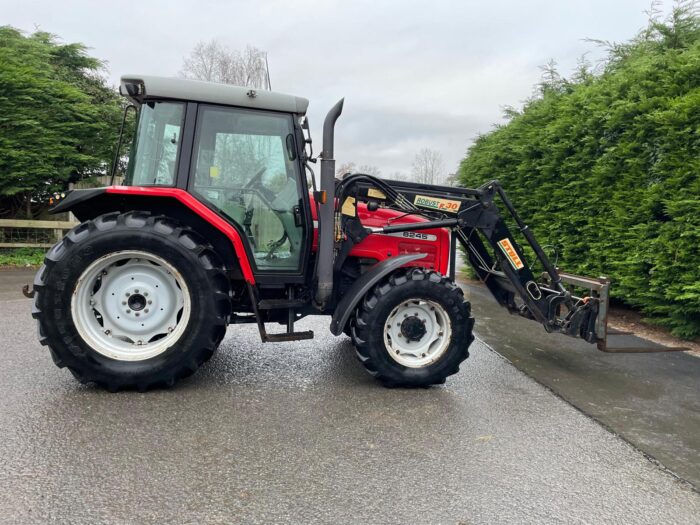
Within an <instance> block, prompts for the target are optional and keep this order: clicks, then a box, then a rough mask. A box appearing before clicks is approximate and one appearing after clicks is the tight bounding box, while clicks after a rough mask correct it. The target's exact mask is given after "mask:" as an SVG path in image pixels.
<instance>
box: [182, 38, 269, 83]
mask: <svg viewBox="0 0 700 525" xmlns="http://www.w3.org/2000/svg"><path fill="white" fill-rule="evenodd" d="M180 74H181V75H182V76H184V77H185V78H191V79H195V80H206V81H208V82H220V83H222V84H235V85H237V86H248V87H253V88H258V89H270V88H271V86H270V76H269V71H268V66H267V53H266V52H265V51H262V50H260V49H258V48H257V47H253V46H246V48H245V49H244V50H243V52H240V51H238V50H232V49H229V48H228V47H226V46H225V45H224V44H222V43H221V42H219V41H218V40H211V41H209V42H198V43H197V44H196V45H195V46H194V49H193V50H192V51H191V52H190V54H189V56H187V57H186V58H185V59H184V60H183V64H182V71H181V72H180Z"/></svg>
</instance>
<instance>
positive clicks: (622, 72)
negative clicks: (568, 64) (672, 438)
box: [459, 8, 700, 338]
mask: <svg viewBox="0 0 700 525" xmlns="http://www.w3.org/2000/svg"><path fill="white" fill-rule="evenodd" d="M608 49H609V57H608V60H607V61H606V63H605V65H604V68H603V70H602V71H601V72H599V73H597V74H593V73H591V72H590V70H589V68H587V67H586V66H582V67H581V68H580V70H579V71H578V72H577V74H576V75H575V77H574V78H573V79H571V80H564V79H561V78H559V77H558V76H557V74H556V72H554V71H553V70H551V69H550V70H548V71H547V74H546V80H544V81H543V82H542V84H541V85H540V86H539V91H538V95H537V96H535V97H533V99H532V100H530V101H528V102H527V103H526V104H525V105H524V107H523V109H522V111H514V110H508V112H507V113H508V122H507V123H506V124H504V125H501V126H497V127H496V128H495V129H494V130H493V131H492V132H490V133H488V134H486V135H483V136H481V137H479V138H478V139H477V140H476V142H475V143H474V144H473V146H472V147H470V148H469V151H468V154H467V157H466V158H465V159H464V160H463V161H462V163H461V166H460V170H459V180H460V182H461V183H462V184H464V185H466V186H476V185H479V184H481V183H483V182H485V181H487V180H491V179H499V180H500V181H501V182H502V183H503V185H504V186H505V188H506V191H507V192H508V193H509V195H510V197H511V199H512V200H513V202H514V203H515V205H516V208H517V209H518V211H519V212H520V213H521V214H522V216H523V217H524V218H525V219H526V222H528V224H529V225H530V227H531V228H532V229H533V230H534V232H535V234H536V235H537V237H538V239H539V240H540V243H541V244H551V245H556V246H557V247H558V250H559V266H561V267H562V268H566V269H567V270H568V271H572V272H576V273H581V274H588V275H607V276H609V277H610V278H611V279H612V280H613V297H617V298H619V299H621V300H623V301H624V302H625V303H627V304H629V305H632V306H635V307H638V308H639V309H641V311H642V312H644V313H645V314H646V315H647V316H648V317H649V318H650V319H651V320H652V321H654V322H657V323H658V324H662V325H665V326H667V327H669V328H671V330H672V332H673V333H674V334H676V335H679V336H682V337H687V338H692V337H696V336H698V335H699V334H700V132H699V128H700V23H699V20H698V18H697V17H696V16H694V15H693V14H692V12H690V11H688V10H684V9H683V8H677V9H675V10H674V12H673V15H672V16H671V17H670V18H669V19H668V20H666V21H665V22H658V21H652V22H650V25H649V27H648V28H647V29H645V30H644V31H643V32H642V33H640V35H638V36H637V37H636V38H635V39H634V40H632V41H631V42H628V43H626V44H622V45H620V44H617V45H610V46H609V48H608Z"/></svg>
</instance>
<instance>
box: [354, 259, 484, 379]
mask: <svg viewBox="0 0 700 525" xmlns="http://www.w3.org/2000/svg"><path fill="white" fill-rule="evenodd" d="M470 311H471V308H470V304H469V302H467V301H466V300H465V299H464V293H463V291H462V289H461V288H460V287H459V286H457V285H456V284H455V283H454V282H453V281H451V280H450V279H447V278H446V277H444V276H442V275H441V274H439V273H437V272H434V271H429V270H425V269H423V268H409V269H407V270H400V271H399V272H397V273H395V274H393V275H391V276H390V277H389V278H388V279H386V280H385V281H383V282H381V283H380V284H378V285H377V286H375V287H374V288H373V289H372V290H370V292H369V293H368V294H367V296H366V297H365V298H364V299H363V301H362V303H361V305H360V306H359V307H358V309H357V312H356V314H355V324H354V326H353V334H354V337H353V342H354V343H355V347H356V350H357V356H358V358H359V360H360V362H361V363H362V365H363V366H364V367H365V368H366V369H367V371H368V372H369V373H370V374H371V375H373V376H374V377H375V378H376V379H378V380H379V381H381V382H382V383H383V384H384V385H385V386H389V387H397V386H404V387H419V386H429V385H434V384H441V383H444V382H445V379H446V378H447V377H448V376H450V375H452V374H456V373H457V372H458V371H459V366H460V364H461V363H462V361H464V360H465V359H466V358H467V357H469V351H468V348H469V345H470V344H471V342H472V341H473V340H474V336H473V334H472V328H473V326H474V319H473V318H472V317H471V316H470Z"/></svg>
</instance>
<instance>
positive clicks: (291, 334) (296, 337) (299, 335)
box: [261, 330, 314, 343]
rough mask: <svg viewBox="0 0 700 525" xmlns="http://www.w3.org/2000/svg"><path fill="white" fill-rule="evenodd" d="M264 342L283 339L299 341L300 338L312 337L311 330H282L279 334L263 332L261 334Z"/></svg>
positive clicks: (278, 341) (274, 341) (276, 341)
mask: <svg viewBox="0 0 700 525" xmlns="http://www.w3.org/2000/svg"><path fill="white" fill-rule="evenodd" d="M261 336H262V340H263V342H264V343H281V342H285V341H301V340H302V339H313V338H314V332H313V330H307V331H306V332H289V333H287V332H284V333H281V334H268V333H267V332H265V333H264V334H261Z"/></svg>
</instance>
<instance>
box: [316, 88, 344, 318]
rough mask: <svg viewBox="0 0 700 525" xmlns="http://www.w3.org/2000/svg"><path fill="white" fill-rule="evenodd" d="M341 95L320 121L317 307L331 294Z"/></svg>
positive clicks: (323, 305)
mask: <svg viewBox="0 0 700 525" xmlns="http://www.w3.org/2000/svg"><path fill="white" fill-rule="evenodd" d="M344 101H345V99H344V98H341V99H340V100H339V101H338V102H337V103H336V104H335V106H333V107H332V108H331V109H330V111H329V112H328V114H327V115H326V119H325V120H324V121H323V151H322V152H321V185H320V190H321V193H322V194H325V200H324V201H323V202H321V203H320V205H319V213H318V228H319V231H318V252H317V253H316V257H317V261H318V262H317V264H316V283H317V284H316V296H315V302H316V306H317V307H318V308H319V309H321V310H323V309H324V308H325V306H326V303H327V302H328V299H330V297H331V294H332V293H333V259H334V258H333V248H334V244H335V242H334V239H333V230H334V222H335V214H334V211H335V159H334V158H333V142H334V139H335V121H336V120H338V117H339V116H340V114H341V113H342V112H343V102H344Z"/></svg>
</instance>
